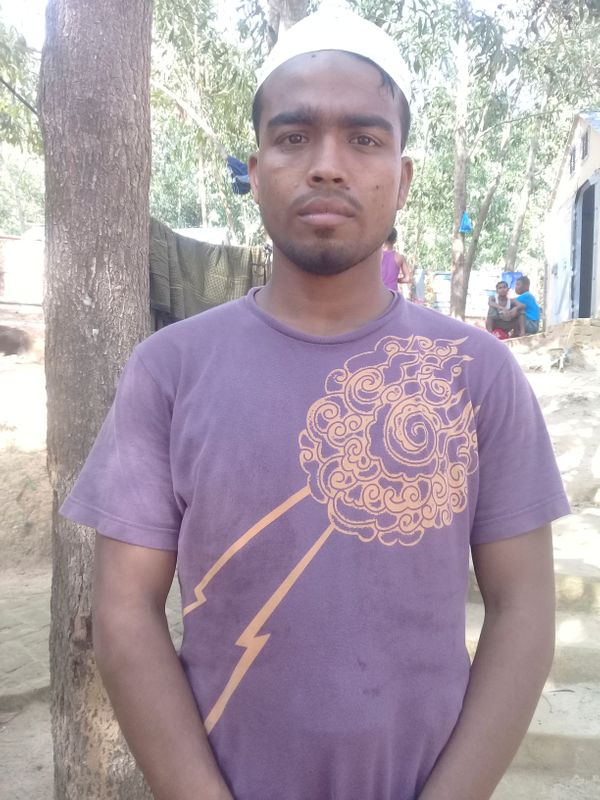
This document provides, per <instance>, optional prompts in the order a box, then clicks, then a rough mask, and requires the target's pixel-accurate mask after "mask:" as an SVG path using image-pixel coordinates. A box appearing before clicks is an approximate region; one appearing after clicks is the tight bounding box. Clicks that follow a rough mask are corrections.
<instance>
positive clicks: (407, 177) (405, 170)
mask: <svg viewBox="0 0 600 800" xmlns="http://www.w3.org/2000/svg"><path fill="white" fill-rule="evenodd" d="M412 177H413V163H412V159H410V158H409V157H408V156H402V167H401V174H400V186H399V187H398V205H397V206H396V208H397V209H398V210H400V209H401V208H404V204H405V203H406V198H407V196H408V190H409V189H410V184H411V181H412Z"/></svg>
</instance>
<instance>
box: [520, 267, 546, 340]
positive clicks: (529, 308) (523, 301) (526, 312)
mask: <svg viewBox="0 0 600 800" xmlns="http://www.w3.org/2000/svg"><path fill="white" fill-rule="evenodd" d="M515 291H516V293H517V296H516V298H515V302H516V303H517V306H519V304H520V305H521V306H522V309H523V313H522V314H521V315H520V316H519V320H520V323H521V324H520V329H521V330H520V335H521V336H525V335H529V334H531V333H537V332H538V331H539V329H540V315H541V312H540V307H539V305H538V303H537V300H536V299H535V297H534V296H533V295H532V294H531V292H530V291H529V278H528V277H527V276H526V275H523V276H522V277H521V278H519V279H518V280H517V283H516V284H515Z"/></svg>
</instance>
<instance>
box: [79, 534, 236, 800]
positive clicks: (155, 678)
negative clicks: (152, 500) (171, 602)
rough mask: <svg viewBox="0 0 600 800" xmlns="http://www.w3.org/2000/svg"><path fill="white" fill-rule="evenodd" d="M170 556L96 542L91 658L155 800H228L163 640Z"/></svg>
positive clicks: (107, 541)
mask: <svg viewBox="0 0 600 800" xmlns="http://www.w3.org/2000/svg"><path fill="white" fill-rule="evenodd" d="M175 561H176V554H175V553H174V552H171V551H167V550H153V549H150V548H146V547H136V546H134V545H130V544H124V543H123V542H118V541H115V540H113V539H108V538H106V537H104V536H101V535H99V534H97V535H96V560H95V571H94V594H93V631H94V651H95V654H96V661H97V663H98V668H99V670H100V674H101V676H102V679H103V681H104V684H105V686H106V689H107V691H108V694H109V696H110V699H111V701H112V704H113V707H114V709H115V713H116V716H117V719H118V721H119V724H120V726H121V729H122V731H123V733H124V735H125V738H126V739H127V742H128V744H129V746H130V748H131V751H132V753H133V755H134V756H135V758H136V760H137V762H138V763H139V765H140V767H141V769H142V772H143V773H144V776H145V778H146V780H147V781H148V784H149V785H150V788H151V789H152V792H153V794H154V797H155V798H156V800H232V795H231V793H230V792H229V790H228V788H227V786H226V784H225V781H224V779H223V777H222V776H221V774H220V772H219V768H218V766H217V764H216V761H215V759H214V756H213V753H212V751H211V749H210V745H209V743H208V739H207V736H206V733H205V730H204V726H203V724H202V720H201V718H200V715H199V713H198V710H197V707H196V704H195V702H194V698H193V696H192V692H191V689H190V686H189V684H188V681H187V679H186V677H185V674H184V672H183V669H182V667H181V664H180V662H179V659H178V657H177V654H176V652H175V648H174V647H173V643H172V641H171V637H170V635H169V629H168V626H167V620H166V616H165V601H166V598H167V594H168V592H169V589H170V587H171V582H172V580H173V574H174V571H175Z"/></svg>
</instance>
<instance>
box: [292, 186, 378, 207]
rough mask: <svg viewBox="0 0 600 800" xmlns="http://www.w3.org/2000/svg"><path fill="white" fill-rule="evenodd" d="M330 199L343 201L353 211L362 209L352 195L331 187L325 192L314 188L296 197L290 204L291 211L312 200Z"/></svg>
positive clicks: (325, 200)
mask: <svg viewBox="0 0 600 800" xmlns="http://www.w3.org/2000/svg"><path fill="white" fill-rule="evenodd" d="M331 200H337V201H338V202H339V203H343V204H344V205H347V206H350V207H351V208H352V209H353V210H354V211H358V212H360V211H362V210H363V206H362V203H360V202H359V201H358V200H357V199H356V198H355V197H352V195H348V194H347V193H346V191H344V190H342V189H333V190H329V191H326V192H320V191H318V190H317V191H315V190H314V189H313V190H311V191H308V192H305V193H304V194H302V195H300V197H297V198H296V199H295V200H294V201H293V202H292V205H291V210H292V211H297V210H298V209H299V208H302V207H303V206H305V205H306V204H307V203H311V202H314V201H321V202H323V203H328V202H330V201H331Z"/></svg>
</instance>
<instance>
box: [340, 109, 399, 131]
mask: <svg viewBox="0 0 600 800" xmlns="http://www.w3.org/2000/svg"><path fill="white" fill-rule="evenodd" d="M341 122H342V124H343V125H344V127H346V128H381V129H382V130H384V131H386V132H387V133H394V126H393V125H392V123H391V122H390V121H389V120H387V119H386V118H385V117H381V116H379V114H344V116H343V117H342V119H341Z"/></svg>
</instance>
